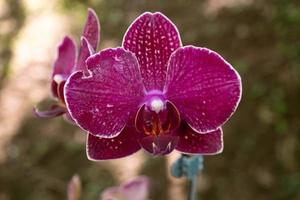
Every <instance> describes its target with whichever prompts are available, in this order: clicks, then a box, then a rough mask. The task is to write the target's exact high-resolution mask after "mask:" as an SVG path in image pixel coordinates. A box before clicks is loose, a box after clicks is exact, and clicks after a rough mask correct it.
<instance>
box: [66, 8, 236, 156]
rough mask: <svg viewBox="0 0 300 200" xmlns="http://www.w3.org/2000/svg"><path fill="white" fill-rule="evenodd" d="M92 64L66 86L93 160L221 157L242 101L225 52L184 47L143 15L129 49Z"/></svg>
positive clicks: (127, 38) (165, 26)
mask: <svg viewBox="0 0 300 200" xmlns="http://www.w3.org/2000/svg"><path fill="white" fill-rule="evenodd" d="M86 65H87V70H83V71H77V72H75V73H73V74H72V75H71V76H70V78H69V79H68V80H67V82H66V84H65V90H64V96H65V101H66V105H67V109H68V111H69V113H70V115H71V116H72V118H73V119H74V121H75V122H76V123H77V124H78V125H79V126H80V127H81V128H82V129H83V130H85V131H87V132H88V135H87V155H88V158H89V159H91V160H105V159H114V158H120V157H124V156H128V155H130V154H133V153H135V152H137V151H138V150H140V149H141V148H143V149H145V150H146V151H148V152H149V153H151V154H154V155H165V154H168V153H170V152H172V151H173V150H174V149H176V150H178V151H179V152H182V153H186V154H203V155H207V154H208V155H210V154H217V153H220V152H222V149H223V134H222V128H221V126H222V125H223V124H224V123H225V122H226V121H227V120H228V119H229V118H230V117H231V115H232V114H233V113H234V111H235V110H236V108H237V105H238V103H239V101H240V98H241V79H240V76H239V74H238V73H237V71H236V70H235V69H234V68H233V67H232V66H231V65H230V64H229V63H228V62H227V61H225V60H224V58H222V57H221V56H220V55H219V54H218V53H216V52H214V51H212V50H209V49H207V48H201V47H195V46H190V45H188V46H182V43H181V39H180V35H179V32H178V30H177V28H176V26H175V25H174V24H173V23H172V22H171V21H170V20H169V19H168V18H167V17H166V16H164V15H163V14H161V13H149V12H146V13H144V14H142V15H141V16H139V17H138V18H137V19H136V20H135V21H134V22H133V23H132V24H131V25H130V27H129V28H128V30H127V32H126V33H125V35H124V38H123V46H122V47H119V48H109V49H105V50H103V51H100V52H99V53H96V54H94V55H92V56H90V57H89V58H88V59H87V60H86Z"/></svg>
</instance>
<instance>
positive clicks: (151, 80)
mask: <svg viewBox="0 0 300 200" xmlns="http://www.w3.org/2000/svg"><path fill="white" fill-rule="evenodd" d="M180 46H181V40H180V36H179V33H178V31H177V28H176V26H175V25H174V24H173V23H172V22H171V21H170V20H169V19H168V18H167V17H166V16H164V15H163V14H161V13H149V12H146V13H144V14H143V15H141V16H140V17H138V18H137V19H136V20H135V21H134V22H133V23H132V24H131V26H130V27H129V28H128V30H127V32H126V34H125V36H124V39H123V47H124V48H125V49H127V50H129V51H131V52H133V53H134V54H135V55H136V57H137V59H138V61H139V64H140V66H141V73H142V77H143V81H144V84H145V87H146V89H147V90H148V91H150V90H153V89H157V90H162V89H163V86H164V83H165V79H166V71H167V62H168V59H169V57H170V55H171V53H172V52H174V51H175V50H176V49H177V48H178V47H180Z"/></svg>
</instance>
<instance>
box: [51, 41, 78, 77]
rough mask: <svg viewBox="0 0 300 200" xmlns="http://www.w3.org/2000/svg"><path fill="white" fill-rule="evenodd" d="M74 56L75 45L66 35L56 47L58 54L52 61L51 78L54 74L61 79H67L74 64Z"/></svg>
mask: <svg viewBox="0 0 300 200" xmlns="http://www.w3.org/2000/svg"><path fill="white" fill-rule="evenodd" d="M75 58H76V46H75V44H74V42H73V40H72V39H71V38H70V37H68V36H66V37H64V39H63V41H62V43H61V44H60V45H59V47H58V56H57V58H56V60H55V62H54V67H53V72H52V78H54V77H55V75H58V76H60V77H59V78H60V79H62V80H65V79H67V78H68V77H69V75H70V74H71V73H72V70H73V67H74V65H75Z"/></svg>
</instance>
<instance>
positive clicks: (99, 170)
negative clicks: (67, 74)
mask: <svg viewBox="0 0 300 200" xmlns="http://www.w3.org/2000/svg"><path fill="white" fill-rule="evenodd" d="M88 7H92V8H93V9H95V11H96V12H97V14H98V16H99V18H100V22H101V27H102V31H101V42H100V48H101V49H103V48H105V47H115V46H119V45H121V41H122V36H123V34H124V32H125V31H126V29H127V27H128V26H129V24H130V22H131V21H132V20H133V19H135V18H136V17H137V16H138V15H140V14H141V13H143V12H145V11H161V12H163V13H164V14H165V15H167V16H168V17H169V18H170V19H171V20H172V21H173V22H174V23H175V24H176V25H177V26H178V28H179V30H180V33H181V37H182V42H183V44H184V45H187V44H193V45H196V46H204V47H208V48H210V49H213V50H215V51H217V52H219V53H220V54H221V55H222V56H223V57H224V58H226V60H228V61H229V62H230V63H231V64H232V65H233V66H234V67H235V68H236V69H237V70H238V72H239V73H240V74H241V77H242V81H243V97H242V101H241V103H240V106H239V108H238V110H237V112H236V113H235V115H234V116H233V117H232V118H231V120H230V121H229V122H228V123H227V124H226V125H225V127H224V142H225V148H224V153H223V154H220V155H217V156H206V157H205V169H204V170H203V172H202V174H201V175H200V176H199V188H198V191H199V196H200V197H201V198H200V199H202V200H232V199H242V200H252V199H256V200H265V199H272V200H277V199H278V200H281V199H282V200H299V199H300V133H299V132H300V114H299V111H300V106H299V102H300V101H299V99H300V66H299V63H300V1H298V0H264V1H258V0H205V1H204V0H203V1H202V0H195V1H191V0H169V1H168V0H165V1H156V0H131V1H129V0H128V1H121V0H110V1H104V0H87V1H84V0H51V1H40V0H0V77H1V78H0V200H21V199H22V200H40V199H43V200H50V199H66V187H67V182H68V181H69V179H71V177H72V175H73V174H75V173H77V174H79V175H80V176H81V178H82V181H83V199H88V200H92V199H98V197H99V194H100V193H101V191H103V189H104V188H106V187H109V186H112V185H117V184H119V183H120V182H122V181H125V180H127V179H129V178H132V177H135V176H137V175H139V174H144V175H147V176H148V177H149V178H150V180H151V193H150V198H151V199H153V200H165V199H170V200H177V199H178V200H181V199H185V191H186V187H185V181H184V180H180V179H177V180H176V179H174V178H171V177H170V175H169V170H168V169H169V166H170V163H172V162H173V160H174V159H176V158H177V157H178V154H176V153H172V154H171V155H170V156H167V157H151V156H148V155H147V154H146V153H145V152H143V151H141V152H139V153H137V154H134V155H133V156H130V157H128V158H124V159H120V160H115V161H109V162H99V163H95V162H91V161H89V160H87V158H86V153H85V134H84V133H83V131H81V130H79V129H78V128H76V127H74V126H72V125H70V124H68V123H67V122H65V121H64V120H63V119H62V118H55V119H50V120H46V119H38V118H36V117H35V116H33V114H32V107H33V106H34V105H36V104H38V103H40V102H42V105H43V104H45V105H47V103H48V102H50V101H51V100H50V90H49V89H48V88H49V79H48V78H49V76H50V72H51V67H52V63H53V60H54V58H55V56H56V47H57V45H58V44H59V42H60V41H61V39H62V38H63V36H64V35H66V34H68V35H71V36H72V37H73V38H74V39H76V41H77V44H78V43H79V36H80V34H81V31H82V26H83V24H84V22H85V19H86V14H87V8H88Z"/></svg>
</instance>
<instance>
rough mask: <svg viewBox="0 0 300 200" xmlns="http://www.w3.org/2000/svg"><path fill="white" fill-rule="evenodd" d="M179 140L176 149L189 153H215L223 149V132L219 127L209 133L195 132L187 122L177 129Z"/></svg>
mask: <svg viewBox="0 0 300 200" xmlns="http://www.w3.org/2000/svg"><path fill="white" fill-rule="evenodd" d="M177 135H178V136H179V140H178V143H177V146H176V148H175V149H176V150H178V151H180V152H182V153H187V154H203V155H213V154H218V153H221V152H222V151H223V133H222V129H221V128H218V129H217V130H215V131H212V132H209V133H207V134H199V133H198V132H195V131H194V130H193V129H192V128H191V127H190V126H189V125H188V124H187V123H186V122H182V123H181V125H180V127H179V129H178V130H177Z"/></svg>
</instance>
